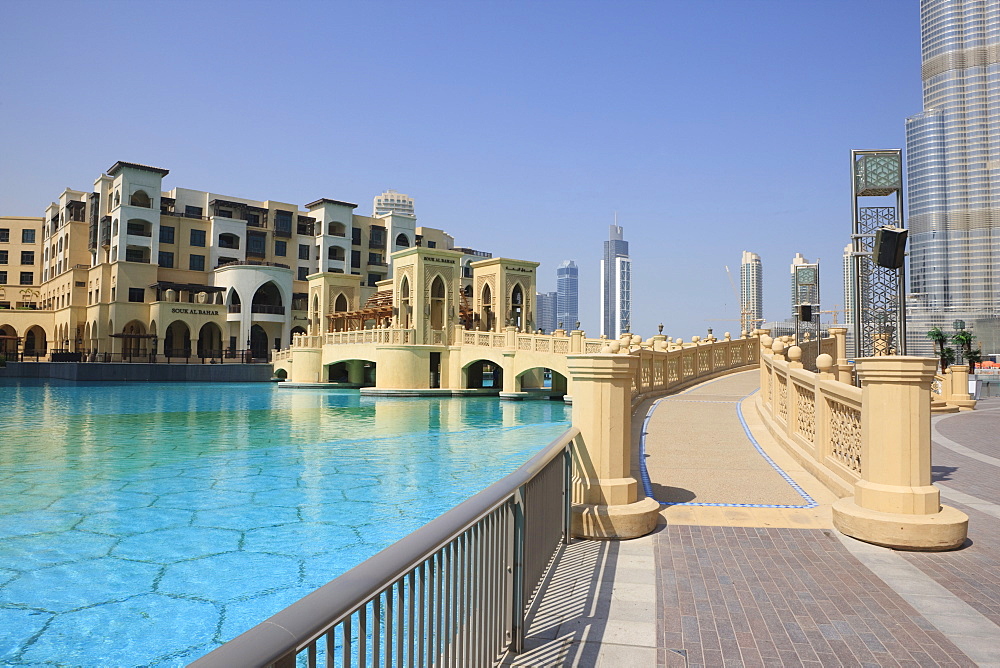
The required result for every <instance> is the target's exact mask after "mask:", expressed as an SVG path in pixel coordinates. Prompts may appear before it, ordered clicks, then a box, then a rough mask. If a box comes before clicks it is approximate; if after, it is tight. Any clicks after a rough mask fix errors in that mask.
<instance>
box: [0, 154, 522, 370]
mask: <svg viewBox="0 0 1000 668" xmlns="http://www.w3.org/2000/svg"><path fill="white" fill-rule="evenodd" d="M167 174H168V170H166V169H160V168H157V167H149V166H145V165H139V164H134V163H128V162H116V163H115V164H114V165H112V166H111V168H110V169H108V170H107V173H106V174H102V175H101V176H100V177H99V178H97V180H96V181H95V182H94V187H93V189H92V190H90V191H82V190H81V191H77V190H69V189H67V190H65V191H64V192H63V193H62V194H61V195H60V196H59V199H58V201H57V202H53V203H52V204H50V205H49V206H48V208H47V209H46V210H45V216H44V217H43V218H22V217H17V218H15V217H6V218H4V217H0V352H4V353H6V354H7V355H8V356H9V355H10V354H11V353H21V354H23V355H24V356H26V357H30V356H32V355H43V356H44V355H49V356H51V354H52V353H53V352H58V353H63V354H65V355H66V357H67V358H69V359H75V358H78V357H79V358H82V359H83V360H87V359H95V357H96V358H97V359H113V360H118V359H126V360H128V359H134V358H149V357H150V356H154V355H155V356H157V358H159V357H160V356H170V357H192V358H199V357H200V358H202V359H206V358H210V357H212V358H214V357H217V356H218V357H227V356H229V357H238V358H246V359H251V358H252V359H255V360H267V359H268V357H269V355H270V351H272V350H275V349H281V348H286V347H288V345H289V343H290V341H291V337H292V336H293V335H295V334H319V333H322V332H333V331H343V330H350V329H363V328H371V327H386V326H391V325H396V326H399V325H400V324H401V323H402V324H403V325H404V326H405V322H404V321H405V320H407V319H408V318H409V317H410V315H411V313H412V308H413V307H414V304H417V302H418V299H417V295H416V294H413V295H409V294H408V295H402V296H401V298H400V299H399V300H397V301H399V303H398V304H396V303H394V299H393V288H392V285H393V281H392V272H393V267H392V264H393V261H394V256H393V253H397V256H396V257H400V256H406V255H408V253H405V252H404V253H399V252H400V251H407V250H408V249H409V250H413V249H417V250H416V251H415V252H418V253H420V254H421V256H423V255H426V254H430V255H432V256H434V258H430V257H428V259H427V260H426V262H432V263H433V262H438V263H441V264H442V266H443V265H445V264H447V265H449V270H448V272H447V274H448V276H449V277H451V278H450V280H449V281H448V283H449V285H448V286H447V287H448V290H447V292H448V298H447V306H444V304H445V303H446V302H444V301H442V300H441V299H438V298H436V296H435V295H436V293H435V294H431V292H428V295H429V300H428V301H427V303H426V306H425V307H426V308H427V309H428V310H433V313H432V314H431V319H434V318H436V319H437V320H440V321H442V322H441V323H439V324H440V325H442V328H443V325H445V324H465V325H466V327H467V328H469V329H472V328H476V329H483V330H489V329H498V328H499V327H501V326H503V325H505V324H506V321H509V319H510V318H515V319H516V320H517V323H516V324H517V325H519V326H520V327H522V328H527V327H528V326H529V324H530V321H531V319H532V318H533V315H532V313H533V308H532V305H531V303H530V301H529V299H533V297H534V294H535V280H534V279H535V267H536V266H537V264H536V263H533V262H521V261H513V260H501V259H500V258H492V255H491V254H490V253H484V252H480V251H475V250H472V249H469V248H460V247H456V246H455V243H454V238H453V237H452V236H450V235H448V234H446V233H445V232H443V231H442V230H438V229H433V228H428V227H418V226H417V224H416V217H415V216H413V215H409V214H405V213H398V212H388V213H385V214H380V215H375V216H372V217H369V216H361V215H357V214H356V213H355V212H354V211H355V209H356V207H357V205H355V204H351V203H349V202H342V201H339V200H334V199H326V198H322V199H317V200H316V201H314V202H311V203H309V204H307V205H305V207H304V209H300V208H299V207H298V206H297V205H294V204H291V203H287V202H278V201H274V200H250V199H244V198H240V197H233V196H228V195H217V194H214V193H211V192H207V191H201V190H189V189H185V188H173V189H172V190H169V191H164V190H162V181H163V179H164V177H165V176H167ZM501 261H502V262H505V263H508V264H509V263H511V262H514V263H516V264H518V266H519V268H520V269H519V270H520V271H521V272H522V273H521V274H520V276H521V278H522V279H523V280H521V281H520V282H519V284H518V285H517V286H516V288H515V292H516V294H515V295H514V296H513V297H512V298H511V299H506V298H505V297H504V296H502V295H496V296H494V295H493V294H492V293H491V291H490V287H489V285H490V284H489V282H487V281H484V280H480V283H483V284H482V285H480V286H479V287H478V290H476V289H474V282H475V280H476V276H477V275H479V274H482V272H483V271H484V268H483V265H487V266H486V267H485V269H486V270H488V268H489V267H488V265H491V264H493V263H497V262H501ZM473 265H475V266H476V267H478V268H479V269H475V268H474V267H473ZM427 289H428V290H429V291H433V290H435V289H439V286H437V285H433V286H432V285H428V286H427ZM494 289H496V288H494ZM414 292H415V290H414ZM411 300H412V301H411ZM419 302H420V304H423V303H424V300H423V299H420V300H419ZM508 302H510V303H508ZM501 304H503V306H502V308H503V311H502V312H503V313H504V317H498V316H497V313H498V312H501V311H500V308H501ZM445 321H446V322H445Z"/></svg>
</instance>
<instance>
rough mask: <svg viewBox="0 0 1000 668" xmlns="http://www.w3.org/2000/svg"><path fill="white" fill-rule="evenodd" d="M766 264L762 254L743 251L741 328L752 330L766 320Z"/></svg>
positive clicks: (741, 268) (745, 330)
mask: <svg viewBox="0 0 1000 668" xmlns="http://www.w3.org/2000/svg"><path fill="white" fill-rule="evenodd" d="M763 313H764V265H763V264H762V263H761V261H760V255H757V253H751V252H750V251H743V257H742V259H741V261H740V329H741V330H742V331H744V332H752V331H753V330H755V329H756V328H757V327H758V325H760V323H761V322H762V321H763V320H764V316H763V315H762V314H763Z"/></svg>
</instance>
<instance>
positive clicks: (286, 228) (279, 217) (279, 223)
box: [274, 209, 292, 237]
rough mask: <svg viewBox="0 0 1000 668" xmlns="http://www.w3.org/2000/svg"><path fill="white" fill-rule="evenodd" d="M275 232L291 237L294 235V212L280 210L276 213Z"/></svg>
mask: <svg viewBox="0 0 1000 668" xmlns="http://www.w3.org/2000/svg"><path fill="white" fill-rule="evenodd" d="M274 232H275V234H281V235H283V236H286V237H289V236H291V235H292V212H291V211H282V210H281V209H278V210H276V211H275V212H274Z"/></svg>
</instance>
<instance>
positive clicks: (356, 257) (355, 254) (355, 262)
mask: <svg viewBox="0 0 1000 668" xmlns="http://www.w3.org/2000/svg"><path fill="white" fill-rule="evenodd" d="M351 266H352V267H354V268H358V267H360V266H361V251H356V250H352V251H351Z"/></svg>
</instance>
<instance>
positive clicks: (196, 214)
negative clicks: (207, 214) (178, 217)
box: [184, 205, 203, 218]
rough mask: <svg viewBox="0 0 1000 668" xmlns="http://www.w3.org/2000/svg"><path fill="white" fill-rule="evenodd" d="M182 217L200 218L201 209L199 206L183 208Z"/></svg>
mask: <svg viewBox="0 0 1000 668" xmlns="http://www.w3.org/2000/svg"><path fill="white" fill-rule="evenodd" d="M184 215H185V216H187V217H188V218H201V217H202V215H203V213H202V208H201V207H200V206H190V205H188V206H185V207H184Z"/></svg>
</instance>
